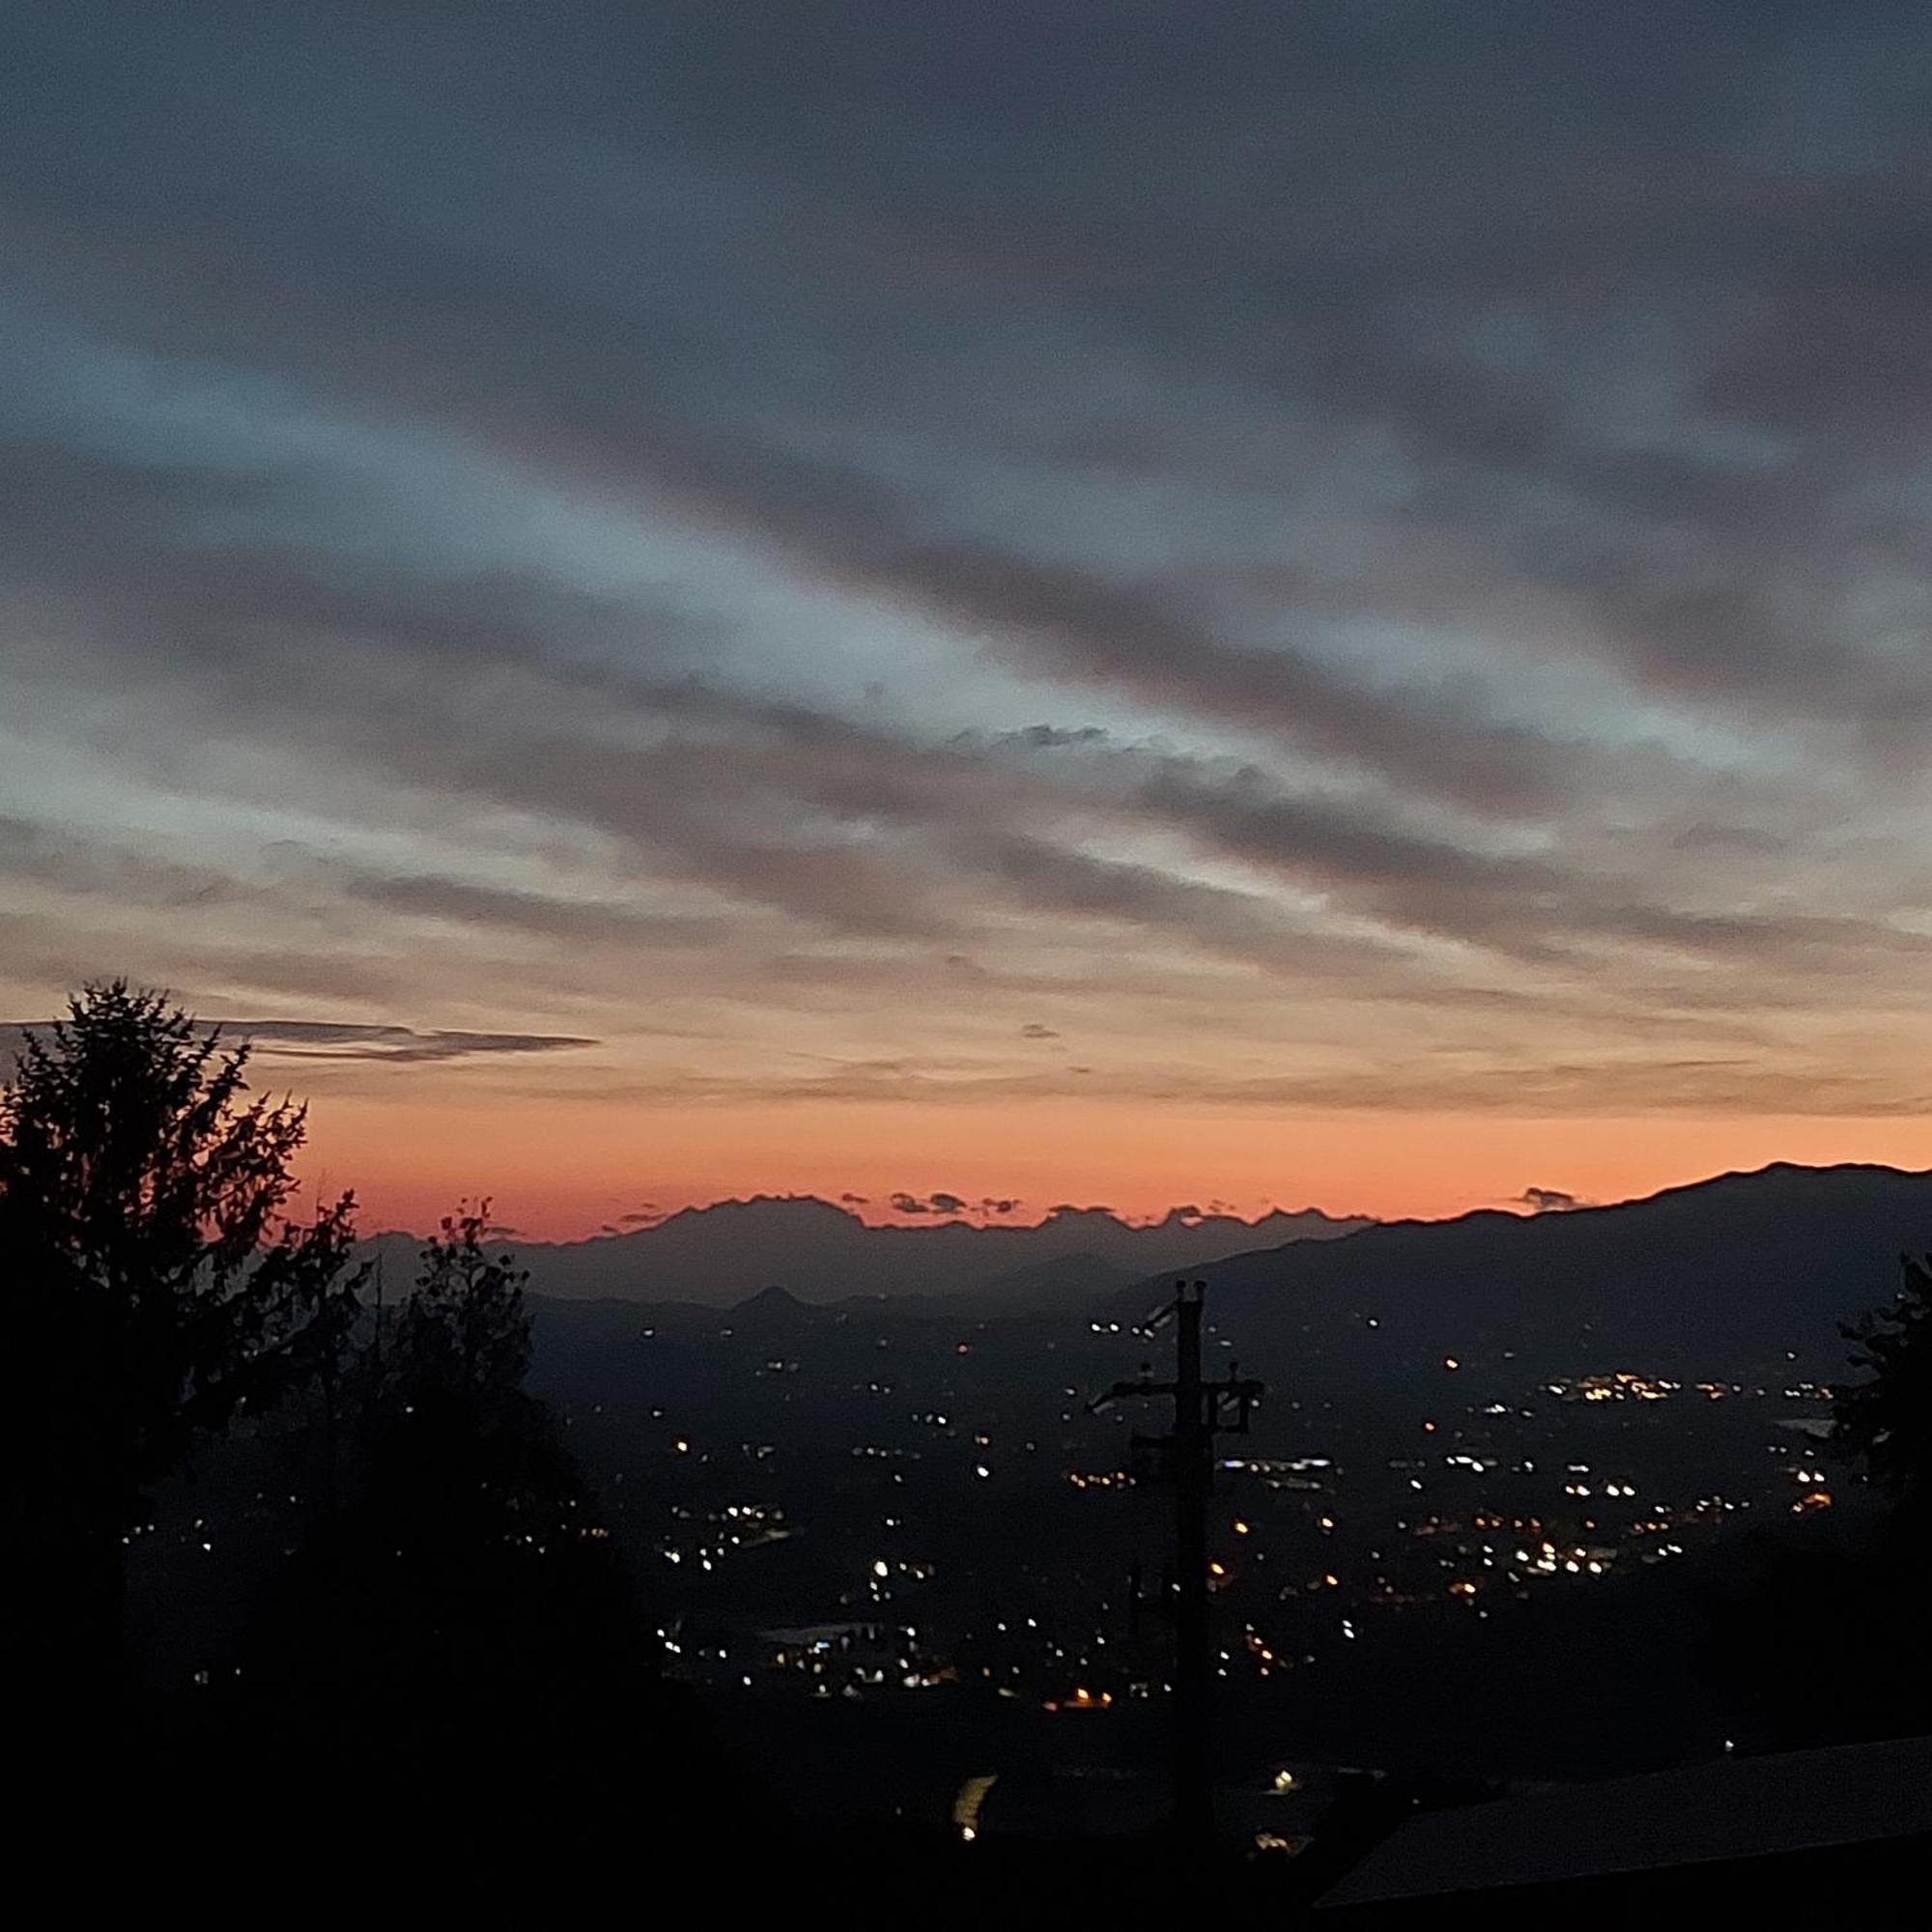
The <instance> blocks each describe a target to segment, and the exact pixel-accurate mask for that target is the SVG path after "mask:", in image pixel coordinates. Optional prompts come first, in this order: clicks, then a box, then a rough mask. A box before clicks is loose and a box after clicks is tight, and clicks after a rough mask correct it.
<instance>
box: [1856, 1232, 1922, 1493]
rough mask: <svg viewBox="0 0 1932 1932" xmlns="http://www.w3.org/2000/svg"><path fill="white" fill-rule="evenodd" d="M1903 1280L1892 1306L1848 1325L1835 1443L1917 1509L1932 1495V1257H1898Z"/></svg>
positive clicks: (1875, 1477) (1863, 1316)
mask: <svg viewBox="0 0 1932 1932" xmlns="http://www.w3.org/2000/svg"><path fill="white" fill-rule="evenodd" d="M1900 1261H1901V1263H1902V1264H1903V1267H1904V1281H1903V1283H1902V1284H1901V1286H1900V1288H1899V1292H1898V1293H1897V1295H1896V1297H1895V1298H1894V1299H1893V1300H1892V1301H1891V1303H1890V1304H1889V1306H1888V1307H1885V1308H1880V1309H1874V1310H1871V1311H1869V1312H1867V1313H1866V1314H1864V1315H1861V1317H1860V1318H1859V1319H1858V1320H1857V1321H1853V1322H1849V1323H1847V1324H1846V1325H1845V1327H1844V1329H1843V1333H1844V1336H1845V1339H1846V1340H1847V1341H1850V1342H1855V1343H1857V1345H1858V1347H1857V1350H1856V1351H1855V1352H1854V1354H1853V1356H1852V1361H1853V1365H1854V1366H1855V1367H1857V1368H1860V1369H1862V1370H1864V1371H1865V1372H1866V1373H1865V1374H1864V1375H1863V1376H1862V1377H1861V1378H1860V1379H1859V1380H1857V1381H1853V1382H1849V1383H1847V1384H1846V1385H1845V1386H1844V1387H1842V1388H1840V1389H1839V1390H1838V1393H1837V1398H1836V1402H1835V1404H1834V1414H1833V1429H1832V1441H1833V1447H1835V1448H1837V1449H1839V1450H1840V1451H1842V1452H1844V1453H1846V1454H1849V1455H1851V1456H1854V1457H1856V1458H1858V1459H1859V1460H1860V1461H1861V1462H1862V1463H1864V1464H1865V1466H1866V1467H1867V1468H1868V1469H1869V1470H1870V1471H1871V1474H1872V1476H1873V1478H1874V1479H1875V1480H1876V1481H1878V1482H1880V1483H1882V1484H1883V1485H1884V1486H1885V1487H1886V1488H1887V1489H1889V1490H1890V1491H1891V1492H1893V1494H1894V1495H1895V1496H1897V1498H1898V1499H1899V1501H1900V1502H1901V1504H1903V1505H1904V1506H1905V1507H1906V1508H1907V1509H1908V1511H1910V1512H1911V1513H1912V1514H1913V1515H1914V1516H1917V1515H1918V1514H1919V1513H1921V1512H1922V1511H1923V1510H1924V1509H1925V1508H1926V1506H1927V1503H1928V1501H1932V1263H1928V1261H1927V1260H1926V1259H1925V1258H1924V1257H1922V1256H1917V1255H1904V1256H1901V1257H1900Z"/></svg>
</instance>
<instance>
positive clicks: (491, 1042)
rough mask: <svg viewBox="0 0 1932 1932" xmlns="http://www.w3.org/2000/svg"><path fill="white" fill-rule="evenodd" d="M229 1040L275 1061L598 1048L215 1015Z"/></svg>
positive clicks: (396, 1061)
mask: <svg viewBox="0 0 1932 1932" xmlns="http://www.w3.org/2000/svg"><path fill="white" fill-rule="evenodd" d="M210 1024H211V1025H213V1026H215V1027H218V1028H219V1029H220V1031H221V1033H222V1034H223V1035H224V1036H225V1037H230V1038H235V1039H242V1040H246V1041H248V1042H249V1043H250V1044H251V1045H253V1046H255V1047H258V1048H259V1049H261V1051H262V1052H263V1053H264V1054H265V1055H266V1056H267V1057H268V1058H270V1059H274V1060H361V1061H373V1062H377V1063H380V1064H382V1065H400V1066H407V1065H418V1064H421V1063H424V1062H432V1061H448V1060H469V1059H474V1058H477V1057H479V1056H481V1057H488V1056H495V1055H497V1054H525V1053H561V1052H567V1051H569V1050H571V1049H573V1048H577V1047H585V1046H595V1045H597V1044H598V1042H597V1041H596V1040H594V1039H585V1038H582V1037H576V1036H572V1035H569V1034H527V1033H461V1032H457V1031H454V1030H449V1029H439V1030H435V1031H432V1032H427V1033H418V1032H417V1031H416V1030H415V1029H414V1028H412V1027H406V1026H396V1025H392V1024H385V1023H383V1022H380V1021H376V1022H369V1023H366V1024H365V1023H355V1022H330V1021H324V1020H241V1019H216V1020H212V1021H211V1022H210Z"/></svg>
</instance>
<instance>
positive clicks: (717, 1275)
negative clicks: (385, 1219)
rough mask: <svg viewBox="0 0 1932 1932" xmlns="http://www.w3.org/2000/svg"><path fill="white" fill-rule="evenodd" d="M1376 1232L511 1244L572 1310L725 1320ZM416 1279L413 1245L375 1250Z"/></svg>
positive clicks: (875, 1232)
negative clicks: (682, 1307) (766, 1308)
mask: <svg viewBox="0 0 1932 1932" xmlns="http://www.w3.org/2000/svg"><path fill="white" fill-rule="evenodd" d="M1370 1225H1372V1224H1371V1223H1369V1222H1368V1221H1366V1220H1363V1219H1360V1218H1346V1217H1336V1216H1331V1215H1328V1214H1325V1213H1323V1212H1322V1211H1321V1209H1320V1208H1305V1209H1302V1210H1301V1211H1299V1212H1294V1213H1291V1212H1288V1211H1286V1210H1284V1209H1281V1208H1276V1209H1274V1210H1272V1211H1271V1212H1269V1213H1267V1214H1264V1215H1263V1216H1261V1218H1260V1219H1258V1220H1255V1221H1244V1220H1242V1219H1240V1218H1239V1217H1238V1216H1237V1215H1233V1214H1201V1213H1195V1212H1191V1211H1189V1210H1187V1209H1183V1208H1174V1209H1171V1210H1170V1211H1169V1212H1168V1213H1167V1215H1165V1216H1164V1217H1163V1218H1162V1219H1161V1220H1159V1221H1156V1222H1152V1223H1150V1224H1148V1225H1145V1226H1136V1225H1134V1224H1132V1223H1130V1222H1127V1221H1123V1220H1122V1219H1121V1218H1120V1216H1119V1215H1117V1214H1114V1213H1112V1212H1110V1211H1109V1210H1108V1209H1106V1208H1055V1209H1054V1210H1053V1211H1052V1212H1050V1213H1049V1214H1048V1215H1047V1216H1046V1217H1045V1218H1044V1219H1043V1220H1041V1221H1039V1222H1037V1223H1034V1224H1030V1225H1020V1226H1002V1225H999V1224H997V1223H996V1224H990V1225H981V1224H979V1223H974V1222H969V1221H963V1220H944V1221H935V1222H932V1223H929V1224H927V1225H923V1226H919V1227H902V1226H887V1227H871V1226H868V1225H867V1223H866V1222H864V1221H862V1220H860V1218H859V1217H858V1216H857V1215H856V1214H854V1213H852V1212H851V1211H850V1210H849V1209H848V1208H842V1207H839V1206H838V1205H836V1204H835V1203H833V1202H830V1201H823V1200H820V1199H818V1198H817V1197H816V1196H813V1195H756V1196H753V1198H752V1199H750V1200H748V1201H720V1202H716V1203H714V1204H713V1205H712V1206H710V1207H707V1208H685V1209H683V1210H682V1211H680V1212H678V1213H675V1214H671V1215H668V1217H667V1218H666V1219H664V1220H663V1221H660V1222H657V1223H655V1224H654V1225H653V1226H651V1227H648V1228H639V1229H638V1230H636V1231H635V1232H633V1233H630V1234H623V1235H599V1236H593V1237H592V1238H590V1239H588V1240H583V1241H564V1242H541V1241H537V1242H531V1241H520V1240H517V1239H515V1238H514V1237H512V1238H511V1239H510V1241H509V1245H510V1246H511V1247H513V1248H514V1249H515V1250H516V1252H517V1256H518V1259H519V1260H520V1261H521V1262H522V1264H524V1265H525V1266H526V1267H527V1268H528V1269H529V1271H530V1286H531V1287H532V1289H534V1290H536V1291H537V1292H539V1293H543V1294H546V1295H554V1296H558V1297H561V1298H568V1299H582V1298H605V1297H610V1298H615V1299H621V1300H626V1301H639V1302H653V1301H684V1302H696V1303H699V1304H702V1305H705V1306H710V1307H719V1308H728V1307H731V1306H733V1305H735V1304H736V1303H738V1302H741V1301H744V1300H746V1299H747V1298H748V1297H750V1296H753V1295H755V1294H757V1293H760V1292H761V1291H763V1290H765V1289H768V1288H782V1289H784V1290H786V1291H787V1292H788V1293H790V1294H792V1295H794V1296H796V1297H797V1298H798V1299H800V1300H802V1301H836V1300H842V1299H844V1298H845V1297H847V1296H851V1295H877V1294H888V1295H901V1294H926V1295H934V1294H945V1295H952V1296H958V1295H971V1296H974V1297H976V1298H977V1297H983V1298H984V1299H985V1300H986V1302H987V1304H988V1306H989V1308H1012V1309H1018V1308H1020V1307H1023V1306H1041V1305H1049V1304H1053V1303H1064V1302H1075V1301H1079V1300H1081V1299H1083V1298H1093V1297H1096V1296H1099V1295H1102V1294H1105V1293H1107V1292H1108V1291H1109V1290H1111V1289H1114V1288H1117V1287H1119V1286H1120V1285H1121V1284H1122V1283H1124V1282H1130V1281H1133V1280H1136V1279H1138V1278H1140V1277H1141V1276H1143V1275H1147V1274H1151V1273H1157V1272H1160V1271H1163V1270H1166V1269H1171V1268H1190V1267H1198V1266H1201V1265H1202V1264H1205V1263H1207V1262H1209V1261H1213V1260H1216V1259H1218V1258H1219V1257H1221V1256H1223V1255H1227V1254H1232V1253H1234V1252H1235V1251H1236V1250H1237V1249H1244V1248H1252V1247H1254V1246H1255V1245H1257V1243H1259V1242H1266V1243H1268V1244H1270V1245H1277V1244H1281V1243H1285V1242H1295V1241H1310V1240H1314V1241H1321V1240H1332V1239H1335V1238H1337V1237H1339V1236H1344V1235H1350V1234H1353V1233H1354V1232H1355V1231H1357V1230H1358V1229H1361V1228H1365V1227H1368V1226H1370ZM373 1245H374V1246H375V1248H376V1250H377V1251H378V1252H381V1253H383V1254H384V1256H385V1257H387V1258H388V1264H389V1266H390V1268H391V1269H392V1271H393V1270H397V1269H401V1270H403V1271H405V1278H407V1277H408V1275H409V1274H411V1273H412V1272H413V1261H414V1252H415V1250H416V1248H417V1247H418V1246H419V1245H420V1243H419V1242H417V1241H416V1240H415V1239H414V1238H413V1237H412V1236H405V1235H384V1236H377V1237H376V1240H375V1243H374V1244H373Z"/></svg>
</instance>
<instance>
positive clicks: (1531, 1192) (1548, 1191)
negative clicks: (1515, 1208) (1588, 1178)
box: [1517, 1187, 1585, 1214]
mask: <svg viewBox="0 0 1932 1932" xmlns="http://www.w3.org/2000/svg"><path fill="white" fill-rule="evenodd" d="M1517 1200H1518V1201H1519V1202H1520V1204H1521V1205H1522V1206H1523V1207H1525V1208H1528V1209H1529V1211H1530V1212H1531V1213H1532V1214H1567V1213H1568V1212H1569V1211H1570V1210H1571V1208H1581V1207H1583V1206H1584V1205H1585V1203H1584V1202H1583V1200H1582V1198H1581V1196H1579V1195H1576V1194H1572V1193H1570V1192H1569V1191H1568V1189H1566V1188H1562V1187H1525V1188H1524V1189H1523V1190H1522V1192H1521V1193H1520V1194H1519V1195H1518V1196H1517Z"/></svg>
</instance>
